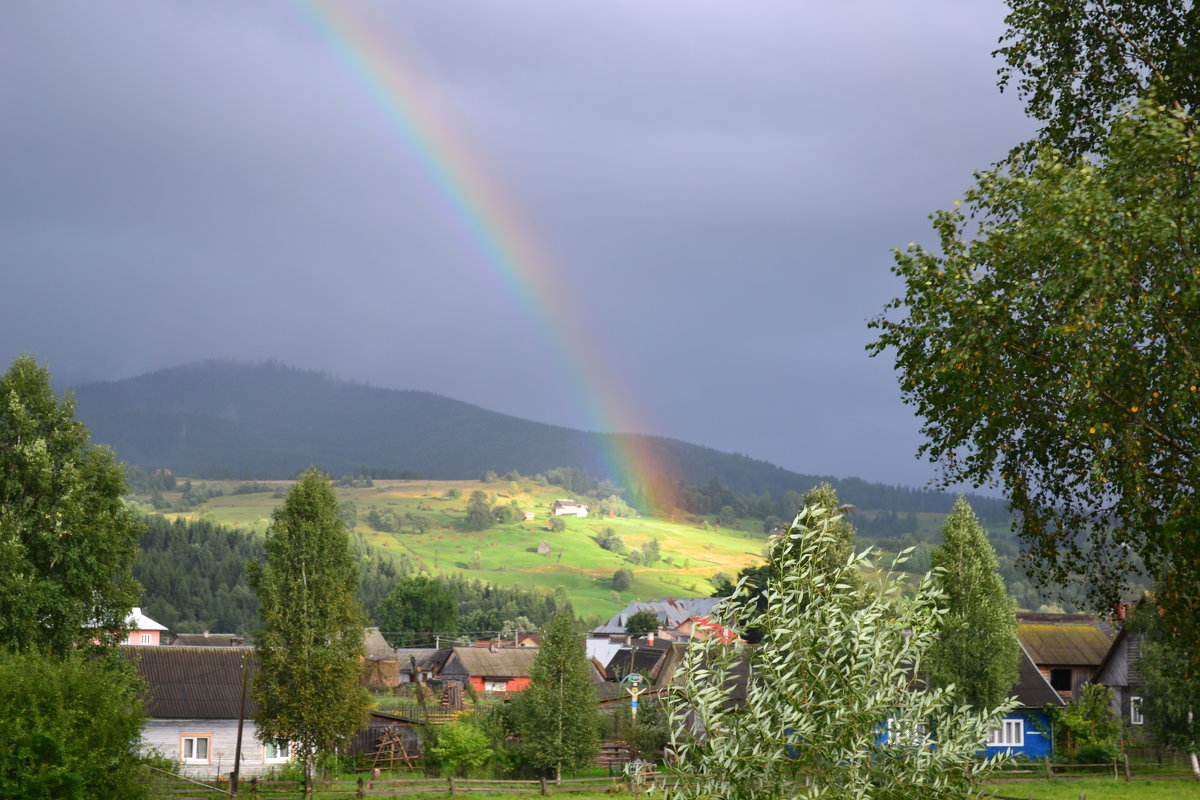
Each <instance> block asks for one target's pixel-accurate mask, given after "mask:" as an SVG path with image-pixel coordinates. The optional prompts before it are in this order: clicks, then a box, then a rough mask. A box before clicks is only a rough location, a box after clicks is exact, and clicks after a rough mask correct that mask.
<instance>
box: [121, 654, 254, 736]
mask: <svg viewBox="0 0 1200 800" xmlns="http://www.w3.org/2000/svg"><path fill="white" fill-rule="evenodd" d="M121 652H122V655H125V656H126V657H128V658H130V659H131V660H132V661H133V662H134V665H135V667H136V668H137V671H138V674H139V675H141V676H142V679H143V680H145V681H146V713H147V714H148V715H149V716H150V717H153V718H157V719H237V717H238V705H239V701H240V699H241V693H242V656H243V655H245V656H246V669H247V679H249V680H253V678H254V673H255V672H257V671H258V657H257V655H256V654H255V652H254V650H253V648H249V647H150V646H146V647H138V646H132V647H122V648H121ZM255 710H256V706H255V705H254V703H253V702H252V701H251V700H250V696H249V694H247V696H246V715H247V716H249V715H250V714H251V713H253V712H254V711H255Z"/></svg>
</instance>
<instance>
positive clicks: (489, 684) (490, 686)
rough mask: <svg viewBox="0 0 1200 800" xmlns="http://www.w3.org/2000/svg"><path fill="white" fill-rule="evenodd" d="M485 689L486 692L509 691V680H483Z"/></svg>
mask: <svg viewBox="0 0 1200 800" xmlns="http://www.w3.org/2000/svg"><path fill="white" fill-rule="evenodd" d="M483 690H484V691H485V692H505V691H508V681H489V680H485V681H484V682H483Z"/></svg>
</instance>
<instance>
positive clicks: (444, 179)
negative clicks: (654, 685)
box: [292, 0, 671, 510]
mask: <svg viewBox="0 0 1200 800" xmlns="http://www.w3.org/2000/svg"><path fill="white" fill-rule="evenodd" d="M292 5H293V7H294V8H295V9H297V10H298V11H299V12H300V14H301V16H302V18H303V20H304V21H305V24H306V25H307V26H308V27H309V28H310V29H311V30H312V31H314V32H315V33H316V34H317V35H318V37H319V38H320V39H321V41H322V42H323V43H324V44H325V46H326V47H327V48H328V49H329V51H330V52H331V53H332V54H333V56H334V57H335V59H336V61H337V62H338V63H339V64H340V66H341V67H342V69H343V70H344V71H345V74H346V75H347V76H348V78H349V79H350V80H351V81H352V83H353V84H354V86H355V88H356V89H357V91H358V92H359V93H360V94H361V96H362V98H363V99H364V101H365V102H367V103H369V105H370V106H371V107H372V108H373V110H374V111H375V112H376V113H377V114H378V115H379V118H380V120H381V122H382V124H384V125H385V126H386V127H387V129H388V130H389V131H390V133H391V134H393V135H394V137H395V140H396V142H397V143H398V144H400V145H401V147H402V149H403V152H404V154H405V155H406V157H409V158H412V159H414V160H415V161H416V162H417V163H418V164H419V165H420V167H421V168H422V170H423V171H424V173H425V175H426V176H427V177H428V179H429V182H430V184H431V185H432V187H433V188H434V190H435V191H436V193H437V195H438V196H439V197H440V198H441V200H442V201H443V202H444V203H445V205H446V206H447V208H448V211H449V213H450V214H452V216H453V217H454V219H455V220H456V221H457V223H458V224H459V225H460V226H461V227H462V229H463V230H464V233H465V234H466V236H467V237H468V238H469V240H470V241H471V242H472V243H473V244H474V245H475V247H476V248H477V249H478V251H479V253H480V255H481V256H482V263H483V264H484V265H486V267H487V268H488V271H489V273H490V275H491V276H492V277H493V279H495V280H497V281H498V282H499V284H500V285H501V286H502V287H503V290H504V293H505V294H506V295H507V296H508V298H509V299H510V300H511V302H512V303H513V304H514V305H515V306H516V307H517V308H518V310H519V311H520V313H521V315H522V317H523V318H524V319H525V320H526V321H527V322H528V323H529V324H530V326H531V327H532V328H533V329H534V331H535V333H536V334H537V335H538V337H539V338H540V340H541V341H542V342H543V343H544V345H545V346H546V347H547V349H548V350H550V351H551V354H552V356H553V358H554V360H555V362H556V363H557V364H558V365H559V367H560V370H561V374H563V375H564V376H568V380H569V381H570V384H571V385H572V386H574V387H575V394H576V396H577V398H578V402H579V405H580V408H581V409H582V410H583V412H584V414H585V415H586V416H585V418H586V419H587V420H588V422H589V427H590V428H591V429H592V430H594V431H598V432H610V433H609V435H603V436H600V437H597V438H598V440H599V441H600V442H602V444H601V448H600V449H601V452H600V453H598V455H599V456H600V459H601V461H602V466H603V468H604V469H605V470H607V472H608V473H609V474H610V475H611V476H612V477H613V478H614V479H615V480H617V481H618V482H620V483H622V484H623V485H625V486H628V487H631V488H635V489H636V490H637V491H639V492H640V494H641V495H642V497H643V499H644V500H645V501H646V502H648V503H649V504H650V505H651V507H652V508H654V509H657V510H666V508H667V507H668V506H669V505H670V498H669V481H667V480H665V476H668V475H669V474H671V473H670V472H669V471H668V470H667V469H666V468H665V465H664V464H663V463H662V461H661V460H660V458H659V455H658V454H657V453H656V452H654V451H653V450H652V449H651V448H650V446H649V443H648V442H647V440H646V438H645V437H636V436H622V435H617V434H616V432H634V431H639V430H646V429H647V428H646V426H645V425H644V423H643V421H642V419H641V417H640V415H639V414H637V410H636V409H635V408H634V406H633V404H632V402H631V401H630V399H629V395H628V393H626V392H623V391H621V389H620V388H619V387H620V385H621V382H620V381H619V380H616V371H615V370H614V369H612V367H611V364H610V363H609V359H608V358H607V355H606V353H605V351H604V349H603V348H602V347H601V346H600V345H599V343H598V342H597V341H595V337H594V336H591V335H589V331H588V330H586V329H585V326H584V325H583V324H581V322H580V321H579V317H578V316H577V315H576V314H572V313H567V309H569V308H570V307H571V304H570V303H569V302H566V301H567V299H568V298H569V297H570V296H571V295H570V292H569V287H567V286H564V285H563V281H562V273H561V270H560V269H559V268H558V267H557V264H556V262H555V261H554V259H553V258H551V256H550V255H549V253H548V252H547V250H546V248H545V247H543V246H541V245H540V243H539V241H538V237H537V236H536V229H535V228H534V227H533V226H532V225H531V224H529V222H528V221H526V220H525V219H523V218H522V217H521V215H520V213H519V205H518V204H517V203H516V202H515V201H514V200H513V198H512V197H511V196H508V195H507V194H506V193H505V192H504V191H503V187H502V186H500V185H499V184H498V182H497V181H496V180H494V179H493V178H492V177H491V175H490V174H489V173H488V171H487V170H485V169H484V167H483V164H482V163H481V159H480V158H479V157H478V155H477V154H476V151H475V149H473V148H471V147H469V146H468V143H467V142H466V141H465V140H464V139H463V137H462V136H460V135H458V133H457V132H456V131H455V130H453V129H452V128H451V127H450V126H449V125H447V124H446V122H445V118H444V115H443V114H441V113H439V111H438V109H437V108H436V107H435V105H434V104H433V103H432V102H430V100H429V98H428V97H426V95H425V93H424V92H423V91H422V90H421V88H420V86H421V82H420V81H419V80H418V79H417V78H418V76H419V71H418V70H417V69H415V67H414V65H412V64H410V63H406V62H405V60H404V51H403V48H402V47H400V46H399V44H398V43H397V42H396V41H394V40H391V39H389V40H387V41H385V40H384V39H383V38H381V36H380V34H379V31H381V30H384V29H385V26H383V25H371V24H369V22H368V20H366V19H364V18H363V17H362V15H361V13H351V12H352V10H353V9H354V8H355V4H350V3H346V2H334V1H333V0H294V2H293V4H292Z"/></svg>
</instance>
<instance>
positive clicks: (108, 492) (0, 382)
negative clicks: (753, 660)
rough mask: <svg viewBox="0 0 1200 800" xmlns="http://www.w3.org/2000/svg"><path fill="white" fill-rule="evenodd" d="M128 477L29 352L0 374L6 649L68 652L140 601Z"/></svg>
mask: <svg viewBox="0 0 1200 800" xmlns="http://www.w3.org/2000/svg"><path fill="white" fill-rule="evenodd" d="M124 494H125V478H124V472H123V470H122V468H121V466H120V465H119V464H117V463H116V462H115V461H114V460H113V454H112V452H111V451H110V450H109V449H108V448H106V447H97V446H93V445H92V444H91V442H90V437H89V435H88V430H87V427H86V426H84V424H83V423H82V422H80V421H78V420H77V419H75V400H74V398H73V397H72V396H69V395H68V396H67V397H66V398H65V399H64V400H61V401H60V400H59V399H58V397H56V396H55V394H54V389H53V388H52V387H51V385H50V373H49V371H48V370H47V369H46V368H45V367H39V366H38V364H37V362H36V361H35V360H34V359H33V358H31V357H29V356H21V357H19V358H17V359H16V360H15V361H14V362H13V364H12V366H11V367H10V368H9V370H8V371H7V372H6V373H4V375H2V376H0V648H9V649H16V650H28V649H31V648H43V649H47V650H50V651H52V652H56V653H60V654H65V653H67V652H68V651H70V650H71V649H72V648H74V647H75V646H76V645H80V644H87V643H89V642H91V641H92V640H93V639H94V638H95V637H96V634H97V630H100V631H119V630H121V628H122V627H123V626H124V624H125V619H126V617H127V616H128V615H129V611H130V609H131V608H132V607H133V606H134V604H136V603H137V601H138V593H139V591H140V590H141V587H140V586H139V585H138V583H137V581H135V580H134V578H133V563H134V559H135V557H136V555H137V539H138V535H139V534H140V533H141V529H140V526H139V525H138V524H137V522H136V520H135V518H134V516H133V514H132V513H131V512H130V510H129V509H128V508H127V507H126V505H125V502H124V500H123V499H122V498H123V496H124Z"/></svg>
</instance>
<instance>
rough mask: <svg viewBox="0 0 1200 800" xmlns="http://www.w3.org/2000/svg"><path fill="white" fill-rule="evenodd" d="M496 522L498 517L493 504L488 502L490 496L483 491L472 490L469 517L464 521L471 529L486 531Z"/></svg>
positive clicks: (468, 503)
mask: <svg viewBox="0 0 1200 800" xmlns="http://www.w3.org/2000/svg"><path fill="white" fill-rule="evenodd" d="M495 522H496V517H495V515H494V514H493V513H492V504H491V503H490V502H488V497H487V495H486V494H484V493H483V492H481V491H479V490H478V489H476V490H475V491H473V492H471V499H470V500H468V501H467V519H466V522H465V523H464V524H465V526H466V528H467V530H469V531H486V530H487V529H488V528H490V527H492V525H494V524H495Z"/></svg>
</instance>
